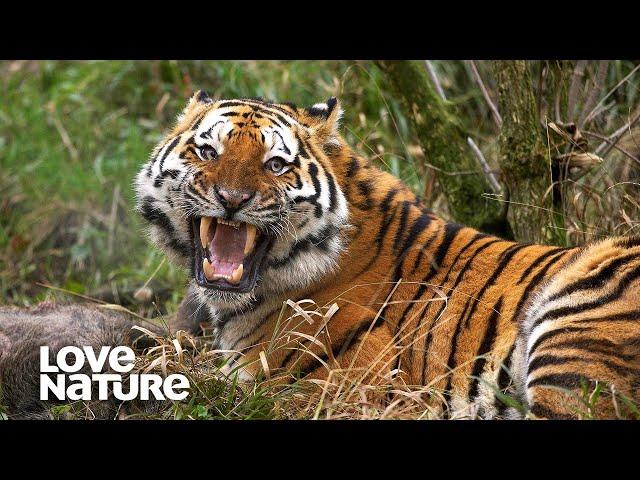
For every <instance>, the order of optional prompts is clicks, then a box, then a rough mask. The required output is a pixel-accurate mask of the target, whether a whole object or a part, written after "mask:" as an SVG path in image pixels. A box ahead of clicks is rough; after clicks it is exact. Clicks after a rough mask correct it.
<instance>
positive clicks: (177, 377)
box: [40, 346, 190, 401]
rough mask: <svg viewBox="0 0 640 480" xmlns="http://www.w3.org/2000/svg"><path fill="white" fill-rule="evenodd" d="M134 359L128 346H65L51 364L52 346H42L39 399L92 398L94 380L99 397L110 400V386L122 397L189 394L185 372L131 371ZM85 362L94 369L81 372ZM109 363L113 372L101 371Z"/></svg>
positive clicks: (160, 397)
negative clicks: (52, 396) (98, 349)
mask: <svg viewBox="0 0 640 480" xmlns="http://www.w3.org/2000/svg"><path fill="white" fill-rule="evenodd" d="M134 362H135V353H134V352H133V350H132V349H131V348H129V347H126V346H117V347H107V346H103V347H101V348H100V351H99V353H98V354H97V355H96V352H95V351H94V349H93V347H89V346H83V347H76V346H66V347H63V348H61V349H60V350H59V351H58V353H57V354H56V356H55V364H53V365H52V364H50V351H49V347H47V346H43V347H40V400H49V394H50V393H51V394H53V395H54V396H55V397H56V398H57V399H58V400H63V401H65V400H72V401H75V400H92V394H93V392H94V388H92V387H93V386H94V384H95V385H97V387H98V389H97V390H98V400H107V399H108V397H109V393H110V392H109V391H110V390H111V393H112V394H113V396H114V397H115V398H116V399H118V400H121V401H128V400H134V399H139V400H150V399H154V400H166V399H169V400H184V399H185V398H186V397H187V396H188V395H189V391H188V390H189V387H190V385H189V380H188V379H187V377H185V376H184V375H181V374H178V373H173V374H170V375H167V376H166V377H165V378H163V377H162V376H161V375H158V374H151V373H143V374H138V373H131V374H129V372H131V370H133V368H134ZM86 364H88V366H89V368H90V370H91V372H92V373H91V374H90V375H89V374H86V373H78V372H80V370H82V369H83V368H84V367H85V365H86ZM106 366H108V367H109V369H110V370H111V371H112V372H113V373H111V372H110V373H101V372H103V371H104V370H105V367H106ZM54 374H55V375H54ZM123 374H129V375H127V382H126V383H128V389H125V388H123V384H124V383H125V380H124V378H123V377H124V375H123ZM54 378H55V381H54Z"/></svg>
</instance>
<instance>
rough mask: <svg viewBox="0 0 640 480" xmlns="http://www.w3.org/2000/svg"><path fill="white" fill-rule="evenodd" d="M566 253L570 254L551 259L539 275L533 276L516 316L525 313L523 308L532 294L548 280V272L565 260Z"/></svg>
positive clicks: (523, 293)
mask: <svg viewBox="0 0 640 480" xmlns="http://www.w3.org/2000/svg"><path fill="white" fill-rule="evenodd" d="M566 253H568V252H567V251H563V252H559V253H557V254H556V255H555V256H553V257H551V259H550V260H549V261H548V262H547V263H546V265H545V266H544V267H542V268H541V269H540V270H539V271H538V273H536V274H535V275H534V276H533V278H531V280H529V282H528V283H527V286H526V287H525V289H524V290H523V291H522V295H521V296H520V300H518V305H516V308H515V310H514V311H515V314H516V316H519V315H520V312H522V311H523V310H522V307H523V306H524V304H525V302H526V301H527V300H528V299H529V297H530V296H531V294H532V293H533V292H535V291H536V288H537V287H538V285H539V284H540V282H542V281H543V280H546V275H547V272H548V271H549V269H550V268H551V267H552V266H553V265H555V264H556V262H557V261H558V260H560V259H561V258H563V257H564V255H565V254H566Z"/></svg>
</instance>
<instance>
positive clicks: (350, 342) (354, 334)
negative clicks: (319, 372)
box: [300, 318, 384, 376]
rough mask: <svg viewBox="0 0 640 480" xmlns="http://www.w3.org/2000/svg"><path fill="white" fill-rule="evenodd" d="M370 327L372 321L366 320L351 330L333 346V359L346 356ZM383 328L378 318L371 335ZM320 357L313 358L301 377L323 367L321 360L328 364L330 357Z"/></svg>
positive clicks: (301, 373) (321, 355) (325, 355)
mask: <svg viewBox="0 0 640 480" xmlns="http://www.w3.org/2000/svg"><path fill="white" fill-rule="evenodd" d="M370 326H371V320H366V321H364V322H362V323H360V324H359V325H358V326H356V327H355V328H352V329H350V330H349V331H348V332H347V334H346V335H345V336H344V338H343V340H342V341H340V342H338V343H337V344H332V345H331V353H332V355H333V357H334V358H336V359H337V358H338V357H340V356H342V355H344V354H345V353H346V352H347V351H348V350H349V348H350V347H353V346H354V345H356V344H357V343H358V342H359V341H360V339H361V337H362V336H364V334H365V333H366V332H367V331H368V330H369V327H370ZM382 326H384V322H383V321H382V319H380V318H378V319H377V323H376V325H374V326H373V328H372V329H371V333H373V332H374V331H376V330H377V329H378V328H381V327H382ZM318 357H319V359H318V358H315V357H311V361H310V362H309V363H308V364H307V365H305V366H304V368H301V369H300V375H301V376H306V375H309V374H310V373H312V372H313V371H314V370H316V369H317V368H319V367H322V366H323V365H322V362H321V361H320V360H322V361H325V362H326V361H327V360H328V359H329V356H328V355H327V354H326V353H324V352H322V353H321V354H320V355H318ZM368 366H370V365H368Z"/></svg>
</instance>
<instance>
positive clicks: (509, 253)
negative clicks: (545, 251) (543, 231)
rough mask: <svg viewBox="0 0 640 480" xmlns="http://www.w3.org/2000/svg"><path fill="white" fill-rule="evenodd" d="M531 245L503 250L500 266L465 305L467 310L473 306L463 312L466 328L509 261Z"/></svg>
mask: <svg viewBox="0 0 640 480" xmlns="http://www.w3.org/2000/svg"><path fill="white" fill-rule="evenodd" d="M529 246H530V245H527V244H518V245H513V246H511V247H509V248H508V249H507V250H505V251H504V252H502V254H501V258H500V262H499V263H498V267H497V268H496V269H495V270H494V271H493V273H492V274H491V276H490V277H489V279H488V280H487V281H486V282H485V284H484V285H483V286H482V288H481V289H480V291H479V292H478V293H477V295H475V296H474V298H470V299H469V301H467V304H466V305H465V312H466V311H467V308H468V307H469V305H471V308H470V309H469V313H468V314H467V315H466V316H465V313H463V314H462V317H463V318H464V319H465V321H464V326H465V328H466V327H468V326H469V322H470V321H471V317H473V314H474V313H475V311H476V309H477V308H478V305H479V304H480V300H481V299H482V297H483V296H484V294H485V293H486V291H487V290H488V289H489V288H490V287H492V286H493V285H495V283H496V280H497V279H498V277H499V276H500V275H501V274H502V272H503V271H504V269H505V268H507V265H509V263H510V262H511V260H512V259H513V257H514V256H515V255H516V253H518V252H519V251H520V250H522V249H524V248H527V247H529Z"/></svg>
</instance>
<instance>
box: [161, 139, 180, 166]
mask: <svg viewBox="0 0 640 480" xmlns="http://www.w3.org/2000/svg"><path fill="white" fill-rule="evenodd" d="M179 141H180V135H178V136H177V137H176V138H175V139H174V140H173V142H171V143H170V144H169V146H168V147H167V149H166V150H165V152H164V154H163V155H162V158H161V159H160V165H159V166H158V169H159V171H160V175H162V166H163V165H164V161H165V160H166V158H167V157H168V156H169V154H170V153H171V152H172V151H173V149H174V148H176V145H178V142H179Z"/></svg>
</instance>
